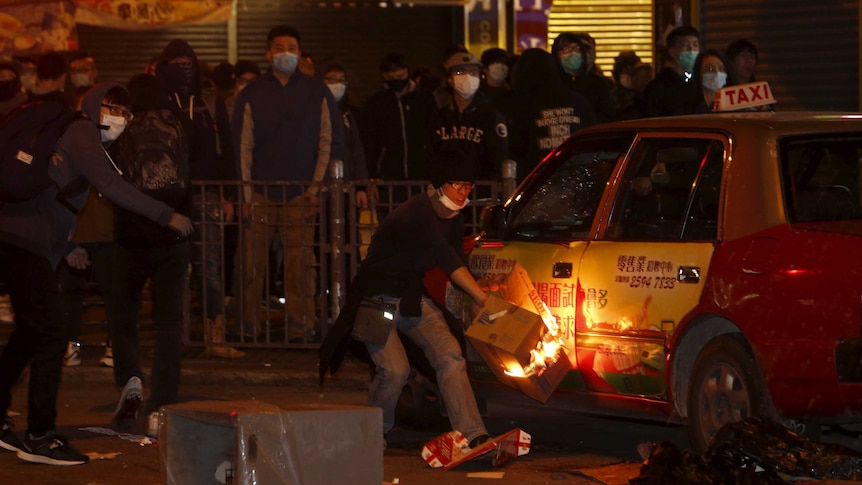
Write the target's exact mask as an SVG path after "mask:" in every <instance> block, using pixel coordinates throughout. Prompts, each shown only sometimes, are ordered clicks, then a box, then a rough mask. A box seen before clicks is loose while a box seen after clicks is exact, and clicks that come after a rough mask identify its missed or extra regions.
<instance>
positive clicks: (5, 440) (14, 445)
mask: <svg viewBox="0 0 862 485" xmlns="http://www.w3.org/2000/svg"><path fill="white" fill-rule="evenodd" d="M23 446H24V443H22V442H21V440H20V439H19V438H18V436H16V435H15V423H13V422H12V418H9V417H7V418H6V419H5V420H4V421H3V426H0V448H3V449H4V450H8V451H15V452H17V451H20V450H21V448H22V447H23Z"/></svg>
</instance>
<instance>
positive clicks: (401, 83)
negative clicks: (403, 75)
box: [386, 79, 410, 93]
mask: <svg viewBox="0 0 862 485" xmlns="http://www.w3.org/2000/svg"><path fill="white" fill-rule="evenodd" d="M409 82H410V80H408V79H387V80H386V85H387V86H389V89H391V90H393V91H395V92H396V93H400V92H401V91H402V90H404V88H406V87H407V83H409Z"/></svg>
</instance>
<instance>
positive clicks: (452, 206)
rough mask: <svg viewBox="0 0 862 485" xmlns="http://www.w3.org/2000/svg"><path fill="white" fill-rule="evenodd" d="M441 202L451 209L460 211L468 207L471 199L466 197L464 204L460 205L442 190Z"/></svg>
mask: <svg viewBox="0 0 862 485" xmlns="http://www.w3.org/2000/svg"><path fill="white" fill-rule="evenodd" d="M440 202H442V203H443V206H444V207H446V208H447V209H449V210H453V211H459V210H461V209H463V208H465V207H467V204H469V203H470V199H464V205H461V206H459V205H458V204H456V203H455V201H454V200H452V199H450V198H449V197H447V196H446V194H444V193H442V192H441V194H440Z"/></svg>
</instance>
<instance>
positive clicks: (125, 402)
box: [111, 377, 144, 431]
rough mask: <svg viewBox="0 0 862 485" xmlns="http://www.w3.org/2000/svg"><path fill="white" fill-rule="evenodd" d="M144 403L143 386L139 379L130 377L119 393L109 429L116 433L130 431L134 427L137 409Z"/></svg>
mask: <svg viewBox="0 0 862 485" xmlns="http://www.w3.org/2000/svg"><path fill="white" fill-rule="evenodd" d="M143 402H144V386H143V384H142V383H141V379H140V378H139V377H130V378H129V380H128V381H127V382H126V385H125V386H123V392H122V393H120V401H119V402H118V403H117V409H116V410H114V418H113V419H112V420H111V427H112V428H113V429H114V430H116V431H131V430H132V429H133V428H134V427H135V421H136V420H137V417H138V409H140V408H141V404H142V403H143Z"/></svg>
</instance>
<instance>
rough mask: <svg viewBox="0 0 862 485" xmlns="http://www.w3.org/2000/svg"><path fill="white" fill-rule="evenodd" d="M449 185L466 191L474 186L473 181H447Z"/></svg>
mask: <svg viewBox="0 0 862 485" xmlns="http://www.w3.org/2000/svg"><path fill="white" fill-rule="evenodd" d="M449 185H451V186H452V188H453V189H455V190H466V191H468V192H469V191H471V190H473V187H475V186H476V184H474V183H473V182H449Z"/></svg>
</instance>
